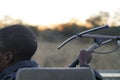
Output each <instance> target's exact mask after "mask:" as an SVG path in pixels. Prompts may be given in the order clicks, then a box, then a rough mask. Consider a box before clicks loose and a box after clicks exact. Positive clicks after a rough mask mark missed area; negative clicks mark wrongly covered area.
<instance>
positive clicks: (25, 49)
mask: <svg viewBox="0 0 120 80" xmlns="http://www.w3.org/2000/svg"><path fill="white" fill-rule="evenodd" d="M36 49H37V40H36V37H35V35H34V33H33V32H32V31H31V30H30V29H29V28H27V27H25V26H23V25H19V24H18V25H10V26H6V27H4V28H2V29H0V71H1V70H2V69H4V68H6V67H8V66H9V65H11V64H14V63H16V62H17V61H22V60H30V59H31V57H32V56H33V55H34V53H35V51H36Z"/></svg>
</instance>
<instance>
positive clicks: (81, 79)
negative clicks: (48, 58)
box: [16, 68, 95, 80]
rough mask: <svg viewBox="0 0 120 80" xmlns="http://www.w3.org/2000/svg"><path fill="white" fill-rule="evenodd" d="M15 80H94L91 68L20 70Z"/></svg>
mask: <svg viewBox="0 0 120 80" xmlns="http://www.w3.org/2000/svg"><path fill="white" fill-rule="evenodd" d="M16 80H95V75H94V73H93V70H92V69H91V68H21V69H20V70H19V71H18V72H17V75H16Z"/></svg>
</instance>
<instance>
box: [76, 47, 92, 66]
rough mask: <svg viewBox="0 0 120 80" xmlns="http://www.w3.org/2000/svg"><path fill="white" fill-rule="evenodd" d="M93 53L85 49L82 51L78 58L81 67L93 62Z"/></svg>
mask: <svg viewBox="0 0 120 80" xmlns="http://www.w3.org/2000/svg"><path fill="white" fill-rule="evenodd" d="M92 53H93V51H87V50H85V49H83V50H81V51H80V53H79V56H78V60H79V63H80V65H87V64H89V63H90V62H91V60H92Z"/></svg>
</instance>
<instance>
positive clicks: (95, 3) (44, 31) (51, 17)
mask: <svg viewBox="0 0 120 80" xmlns="http://www.w3.org/2000/svg"><path fill="white" fill-rule="evenodd" d="M10 24H23V25H26V26H28V27H29V28H31V29H32V30H33V31H34V33H35V34H36V37H37V40H38V49H37V51H36V53H35V55H34V56H33V58H32V59H34V60H36V61H37V62H38V63H39V64H40V65H41V66H42V67H67V66H69V65H70V64H71V63H72V62H73V61H74V60H75V59H76V58H77V56H78V54H79V52H80V50H81V49H85V48H88V47H89V46H90V45H91V43H92V42H93V39H90V38H89V39H88V38H76V39H74V40H72V41H71V42H69V43H68V44H67V45H65V46H64V47H63V48H62V49H60V50H58V49H57V47H58V46H59V45H60V44H61V43H62V42H63V41H64V40H66V39H68V38H69V37H71V36H73V35H75V34H76V33H80V32H82V31H84V30H87V29H90V28H94V27H99V26H103V25H106V24H108V25H109V26H110V28H109V29H106V30H100V31H96V32H94V34H105V35H116V36H119V35H120V5H119V0H1V1H0V27H1V28H2V27H5V26H6V25H10ZM115 48H116V43H114V42H113V43H110V44H108V45H106V46H103V47H101V48H100V49H98V50H97V51H98V52H109V51H111V50H114V49H115ZM90 65H91V66H92V67H94V68H95V69H99V70H119V69H120V50H119V49H118V50H117V51H115V52H113V53H111V54H96V53H93V59H92V61H91V63H90Z"/></svg>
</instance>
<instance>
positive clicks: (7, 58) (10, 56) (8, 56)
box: [5, 51, 14, 63]
mask: <svg viewBox="0 0 120 80" xmlns="http://www.w3.org/2000/svg"><path fill="white" fill-rule="evenodd" d="M13 59H14V55H13V53H12V52H10V51H7V52H5V61H6V62H7V63H11V62H12V61H13Z"/></svg>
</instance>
